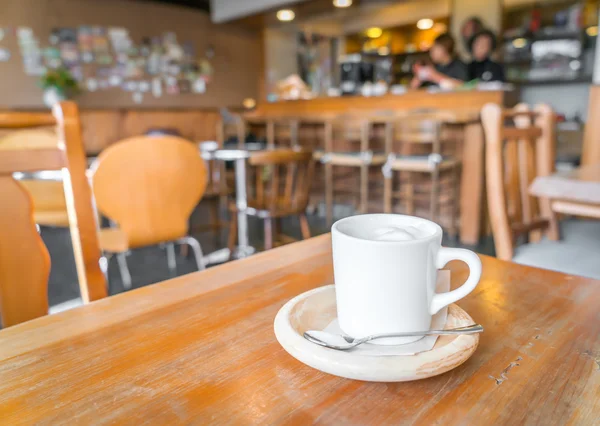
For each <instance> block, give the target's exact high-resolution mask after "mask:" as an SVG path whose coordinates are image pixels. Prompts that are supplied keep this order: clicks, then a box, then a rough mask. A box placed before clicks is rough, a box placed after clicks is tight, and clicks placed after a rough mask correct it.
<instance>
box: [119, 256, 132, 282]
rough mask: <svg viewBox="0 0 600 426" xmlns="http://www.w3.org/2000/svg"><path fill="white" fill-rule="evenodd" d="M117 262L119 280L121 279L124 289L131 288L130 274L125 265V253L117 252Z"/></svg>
mask: <svg viewBox="0 0 600 426" xmlns="http://www.w3.org/2000/svg"><path fill="white" fill-rule="evenodd" d="M117 264H118V265H119V272H120V273H121V280H122V281H123V287H124V288H125V290H129V289H130V288H131V274H130V273H129V268H128V267H127V259H126V258H125V253H117Z"/></svg>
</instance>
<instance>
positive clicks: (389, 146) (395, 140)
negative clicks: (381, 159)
mask: <svg viewBox="0 0 600 426" xmlns="http://www.w3.org/2000/svg"><path fill="white" fill-rule="evenodd" d="M452 118H453V117H452V112H448V111H437V110H416V111H408V112H403V113H402V114H400V115H399V116H398V118H396V119H395V120H394V122H393V124H392V129H391V138H388V139H387V140H386V151H387V152H388V153H398V154H402V155H409V154H422V153H436V154H441V153H442V148H443V147H442V142H443V141H444V140H445V139H446V137H445V134H444V130H445V129H444V125H445V123H447V122H448V121H451V120H452ZM418 145H428V146H427V147H421V148H419V147H418Z"/></svg>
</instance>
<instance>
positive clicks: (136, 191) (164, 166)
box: [92, 136, 207, 288]
mask: <svg viewBox="0 0 600 426" xmlns="http://www.w3.org/2000/svg"><path fill="white" fill-rule="evenodd" d="M92 169H93V177H92V187H93V191H94V197H95V200H96V206H97V207H98V210H99V211H100V213H102V214H103V215H104V216H106V217H107V218H108V219H110V220H111V221H112V222H113V223H114V224H115V225H116V226H117V227H116V228H105V229H101V232H100V246H101V248H102V250H103V252H104V253H105V254H106V256H107V258H106V267H108V261H109V260H110V258H111V257H112V255H113V254H115V255H116V257H117V262H118V264H119V269H120V272H121V276H122V278H123V285H124V286H125V287H126V288H129V287H131V275H130V273H129V270H128V268H127V261H126V258H125V256H126V254H127V252H129V250H132V249H136V248H139V247H145V246H151V245H162V244H165V245H166V248H167V260H168V265H169V268H170V269H171V270H174V269H175V249H174V244H188V245H189V246H190V247H191V248H192V250H193V252H194V255H195V258H196V263H197V265H198V269H199V270H202V269H204V267H205V265H204V260H203V255H202V249H201V247H200V243H199V242H198V241H197V240H196V239H195V238H192V237H191V236H189V234H188V221H189V217H190V215H191V214H192V212H193V210H194V208H195V207H196V206H197V205H198V203H199V202H200V199H201V198H202V196H203V194H204V192H205V190H206V182H207V172H206V166H205V163H204V161H203V160H202V158H201V157H200V153H199V152H198V148H197V146H196V145H195V144H193V143H192V142H190V141H187V140H185V139H182V138H179V137H176V136H137V137H132V138H128V139H125V140H123V141H120V142H118V143H116V144H114V145H111V146H110V147H109V148H107V149H106V150H104V151H103V152H102V153H101V154H100V155H99V156H98V159H97V161H96V163H95V164H94V165H93V166H92Z"/></svg>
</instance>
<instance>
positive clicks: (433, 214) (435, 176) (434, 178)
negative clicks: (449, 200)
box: [429, 168, 440, 222]
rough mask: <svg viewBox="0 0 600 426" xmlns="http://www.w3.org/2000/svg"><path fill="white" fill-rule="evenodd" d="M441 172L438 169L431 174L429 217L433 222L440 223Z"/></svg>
mask: <svg viewBox="0 0 600 426" xmlns="http://www.w3.org/2000/svg"><path fill="white" fill-rule="evenodd" d="M439 173H440V172H439V170H438V169H437V168H435V169H433V170H432V172H431V194H430V197H431V198H430V204H431V205H430V206H429V217H430V219H431V220H432V221H433V222H437V221H438V219H439V218H438V213H439V202H440V197H439V194H438V193H439V190H438V185H439Z"/></svg>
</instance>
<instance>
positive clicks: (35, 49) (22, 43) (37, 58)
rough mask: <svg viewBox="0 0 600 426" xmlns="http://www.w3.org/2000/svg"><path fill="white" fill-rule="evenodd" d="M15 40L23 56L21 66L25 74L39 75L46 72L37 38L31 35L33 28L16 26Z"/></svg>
mask: <svg viewBox="0 0 600 426" xmlns="http://www.w3.org/2000/svg"><path fill="white" fill-rule="evenodd" d="M17 42H18V43H19V49H20V51H21V57H22V58H23V68H24V69H25V74H27V75H33V76H40V75H43V74H44V73H45V72H46V68H45V67H44V64H43V57H42V52H41V50H40V46H39V42H38V39H37V38H35V36H34V35H33V30H32V29H31V28H29V27H18V28H17Z"/></svg>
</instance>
